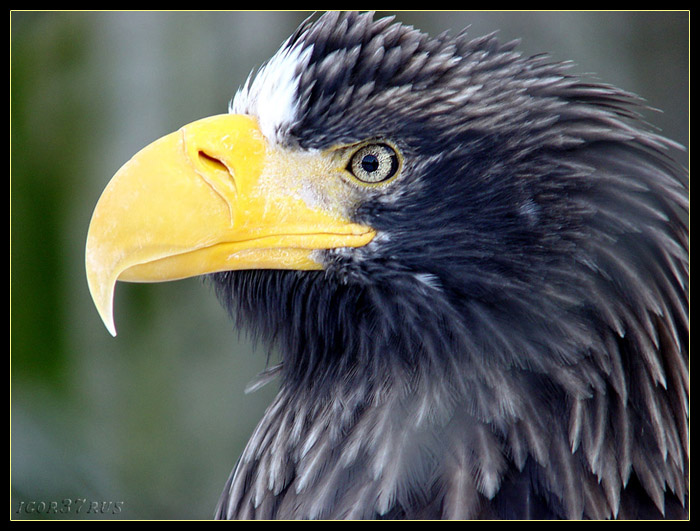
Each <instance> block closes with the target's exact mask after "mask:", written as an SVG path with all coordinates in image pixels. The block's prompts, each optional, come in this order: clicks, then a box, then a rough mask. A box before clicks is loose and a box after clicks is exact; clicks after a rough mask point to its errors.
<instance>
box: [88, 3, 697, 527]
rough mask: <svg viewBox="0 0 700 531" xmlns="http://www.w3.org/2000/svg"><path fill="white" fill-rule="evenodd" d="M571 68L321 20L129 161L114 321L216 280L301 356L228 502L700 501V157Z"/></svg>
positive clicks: (99, 249)
mask: <svg viewBox="0 0 700 531" xmlns="http://www.w3.org/2000/svg"><path fill="white" fill-rule="evenodd" d="M569 67H570V65H569V64H567V63H556V62H552V61H551V60H550V59H548V58H547V57H546V56H535V57H526V56H523V55H521V54H520V53H518V51H517V49H516V44H515V43H506V44H503V43H499V42H498V41H497V40H496V38H495V37H494V36H492V35H489V36H486V37H482V38H476V39H472V38H470V37H467V35H466V34H465V33H462V34H459V35H457V36H450V35H446V34H445V35H441V36H438V37H430V36H428V35H426V34H424V33H422V32H420V31H418V30H416V29H414V28H412V27H408V26H404V25H401V24H398V23H394V22H393V21H392V19H390V18H382V19H379V20H374V18H373V16H372V14H371V13H365V14H357V13H336V12H333V13H326V14H323V15H322V16H320V17H318V18H317V19H316V20H309V21H307V22H305V23H303V24H302V25H301V26H300V27H299V29H298V30H297V31H296V32H295V33H294V34H293V35H292V36H291V37H290V38H289V39H288V40H286V41H285V42H284V44H283V45H282V47H281V48H280V50H279V51H278V52H277V53H276V54H275V55H274V56H273V57H272V58H271V59H270V60H269V61H268V62H267V63H266V64H265V65H264V66H262V68H260V70H259V71H258V72H257V73H256V74H255V75H254V76H251V77H250V78H249V79H248V81H247V82H246V83H245V84H244V85H243V86H242V88H241V89H240V90H239V91H238V92H237V94H236V95H235V97H234V98H233V100H232V102H231V104H230V108H229V113H227V114H223V115H220V116H215V117H211V118H205V119H203V120H200V121H198V122H195V123H193V124H189V125H186V126H184V127H183V128H182V129H180V130H179V131H177V132H175V133H172V134H170V135H168V136H166V137H164V138H162V139H160V140H158V141H156V142H155V143H153V144H151V145H150V146H148V147H146V148H144V150H142V151H141V152H139V153H138V154H137V155H135V156H134V158H133V159H132V160H131V161H129V162H128V163H127V164H126V165H124V167H122V169H120V170H119V172H118V173H117V174H116V175H115V177H114V178H113V180H112V181H111V182H110V184H109V185H108V187H107V188H106V190H105V192H104V194H103V196H102V197H101V198H100V201H99V203H98V205H97V207H96V210H95V214H94V217H93V220H92V223H91V226H90V230H89V233H88V242H87V253H86V256H87V258H86V260H87V271H88V280H89V284H90V288H91V291H92V294H93V297H94V299H95V302H96V305H97V307H98V309H99V311H100V313H101V315H102V316H103V318H104V320H105V322H106V324H107V326H108V328H109V329H110V330H111V331H112V332H113V333H114V331H115V330H114V325H113V320H112V313H111V312H112V310H111V306H112V296H113V295H112V294H113V290H114V286H115V283H116V281H117V280H124V281H162V280H172V279H177V278H183V277H187V276H193V275H205V276H206V278H207V279H208V281H209V282H211V284H212V285H213V286H214V287H215V289H216V292H217V294H218V295H219V297H220V299H221V300H222V301H223V303H224V304H225V306H226V307H227V308H228V309H229V310H230V312H231V314H232V315H233V316H234V318H235V319H236V320H237V322H238V323H239V324H240V325H241V326H242V327H246V328H248V329H249V330H250V331H251V332H252V333H253V334H254V335H256V336H257V337H259V338H261V339H262V340H263V341H266V342H267V343H268V344H269V345H271V346H273V347H275V348H276V349H278V350H279V352H280V356H281V360H282V361H281V364H280V365H278V366H275V367H274V368H272V369H271V370H270V371H269V372H270V373H274V374H275V375H279V378H280V391H279V394H278V396H277V398H276V399H275V401H274V402H273V404H272V405H271V406H270V408H269V409H268V411H267V412H266V414H265V416H264V418H263V419H262V420H261V422H260V424H259V426H258V428H257V429H256V431H255V433H254V434H253V436H252V438H251V440H250V442H249V444H248V446H247V448H246V449H245V451H244V453H243V455H242V456H241V458H240V460H239V462H238V464H237V466H236V468H235V469H234V472H233V473H232V475H231V478H230V479H229V482H228V484H227V485H226V488H225V491H224V494H223V496H222V499H221V501H220V503H219V507H218V509H217V515H218V516H220V517H239V518H249V517H261V518H373V517H383V518H400V517H405V518H610V517H632V518H634V517H646V518H654V517H660V516H661V515H666V516H678V515H683V514H684V513H685V510H686V509H685V505H686V498H687V492H688V490H687V489H688V484H687V474H688V470H687V464H688V460H687V458H688V431H687V419H688V358H687V356H688V340H687V335H688V219H687V217H688V198H687V173H686V171H685V170H684V169H683V168H682V167H680V166H679V165H677V164H676V163H675V162H674V161H673V158H672V157H671V155H670V154H669V153H670V152H671V151H672V150H673V149H676V148H677V146H676V145H675V144H674V143H672V142H671V141H669V140H666V139H664V138H663V137H661V136H659V135H658V134H657V133H656V132H654V131H652V130H651V129H650V128H648V127H647V126H646V125H645V124H644V123H643V122H642V121H641V119H640V115H639V111H640V109H641V105H640V102H639V100H638V99H637V97H636V96H634V95H632V94H629V93H626V92H624V91H621V90H619V89H617V88H615V87H612V86H609V85H604V84H601V83H597V82H591V81H589V80H586V79H584V78H581V77H579V76H577V75H574V74H572V73H570V68H569Z"/></svg>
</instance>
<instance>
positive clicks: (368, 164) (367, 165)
mask: <svg viewBox="0 0 700 531" xmlns="http://www.w3.org/2000/svg"><path fill="white" fill-rule="evenodd" d="M361 164H362V169H363V170H365V171H366V172H367V173H371V172H373V171H377V168H379V159H378V158H377V156H376V155H365V156H364V157H362V163H361Z"/></svg>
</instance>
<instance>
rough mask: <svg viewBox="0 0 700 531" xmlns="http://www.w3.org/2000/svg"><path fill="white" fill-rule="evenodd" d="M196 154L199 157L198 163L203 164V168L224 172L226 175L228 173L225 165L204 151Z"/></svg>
mask: <svg viewBox="0 0 700 531" xmlns="http://www.w3.org/2000/svg"><path fill="white" fill-rule="evenodd" d="M197 154H198V155H199V161H200V163H201V164H203V165H204V166H205V167H207V168H211V169H213V170H218V171H225V172H226V173H230V172H229V170H228V168H227V167H226V165H225V164H224V163H223V162H221V161H220V160H219V159H217V158H216V157H212V156H211V155H208V154H207V153H205V152H204V151H199V152H198V153H197Z"/></svg>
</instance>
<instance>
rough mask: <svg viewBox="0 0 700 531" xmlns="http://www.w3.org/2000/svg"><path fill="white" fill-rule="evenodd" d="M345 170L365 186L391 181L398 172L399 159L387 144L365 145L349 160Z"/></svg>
mask: <svg viewBox="0 0 700 531" xmlns="http://www.w3.org/2000/svg"><path fill="white" fill-rule="evenodd" d="M347 170H348V171H349V172H350V173H352V174H353V175H354V176H355V178H357V179H358V180H360V181H362V182H363V183H367V184H379V183H383V182H385V181H387V180H389V179H391V178H392V177H393V176H394V175H396V173H397V172H398V170H399V157H398V155H397V154H396V151H394V149H393V148H392V147H391V146H389V145H387V144H365V145H364V146H362V147H361V148H360V149H358V150H357V151H356V152H355V153H354V154H353V155H352V157H351V158H350V162H349V163H348V166H347Z"/></svg>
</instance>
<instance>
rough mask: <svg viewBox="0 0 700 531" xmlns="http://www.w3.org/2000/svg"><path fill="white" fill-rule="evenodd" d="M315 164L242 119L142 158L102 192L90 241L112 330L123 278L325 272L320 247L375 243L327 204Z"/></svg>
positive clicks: (102, 308) (89, 264)
mask: <svg viewBox="0 0 700 531" xmlns="http://www.w3.org/2000/svg"><path fill="white" fill-rule="evenodd" d="M317 166H318V164H317ZM310 168H311V169H312V170H313V168H314V166H313V162H311V163H310V162H308V161H306V162H305V161H298V160H291V161H290V160H289V159H287V158H285V156H284V153H283V152H281V151H280V150H279V149H274V148H271V147H270V146H269V145H268V143H267V141H266V139H265V138H264V137H263V135H262V133H261V132H260V130H259V128H258V125H257V122H256V120H255V119H254V118H251V117H249V116H243V115H220V116H213V117H211V118H205V119H203V120H199V121H197V122H194V123H192V124H189V125H187V126H185V127H183V128H182V129H180V130H179V131H177V132H175V133H172V134H170V135H167V136H165V137H163V138H161V139H159V140H157V141H155V142H154V143H152V144H150V145H149V146H147V147H146V148H144V149H143V150H141V151H140V152H139V153H137V154H136V155H135V156H134V157H133V158H132V159H131V160H130V161H129V162H127V163H126V164H125V165H124V166H123V167H122V168H121V169H120V170H119V171H118V172H117V174H116V175H115V176H114V177H113V178H112V180H111V181H110V183H109V184H108V186H107V188H106V189H105V190H104V192H103V193H102V196H101V197H100V199H99V201H98V203H97V206H96V207H95V211H94V213H93V216H92V221H91V222H90V228H89V230H88V236H87V244H86V251H85V262H86V270H87V279H88V285H89V287H90V293H91V294H92V297H93V300H94V302H95V305H96V307H97V310H98V312H99V313H100V316H101V317H102V320H103V321H104V323H105V325H106V326H107V329H108V330H109V331H110V333H111V334H112V335H116V330H115V327H114V322H113V313H112V302H113V297H114V287H115V284H116V282H117V280H124V281H130V282H160V281H166V280H176V279H180V278H185V277H191V276H195V275H201V274H205V273H213V272H216V271H225V270H234V269H321V267H322V266H321V264H319V263H318V262H317V261H315V260H314V259H313V254H312V253H313V252H314V251H315V250H318V249H332V248H339V247H360V246H363V245H366V244H367V243H369V242H370V241H371V240H372V238H373V237H374V235H375V233H374V231H373V230H372V229H370V228H368V227H365V226H362V225H358V224H355V223H351V222H349V221H348V220H347V219H345V217H346V216H344V215H343V214H342V213H341V211H342V209H338V208H333V207H332V206H329V205H328V201H327V200H323V196H324V192H323V190H322V189H317V188H319V187H322V186H323V185H322V184H319V183H323V179H319V180H318V182H313V180H311V182H310V181H309V179H306V178H305V177H307V175H306V173H307V172H308V171H310ZM315 171H316V173H317V174H320V173H324V172H323V171H322V170H320V171H319V168H318V167H315ZM312 173H313V171H312ZM325 173H327V172H325ZM319 198H320V199H319Z"/></svg>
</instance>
